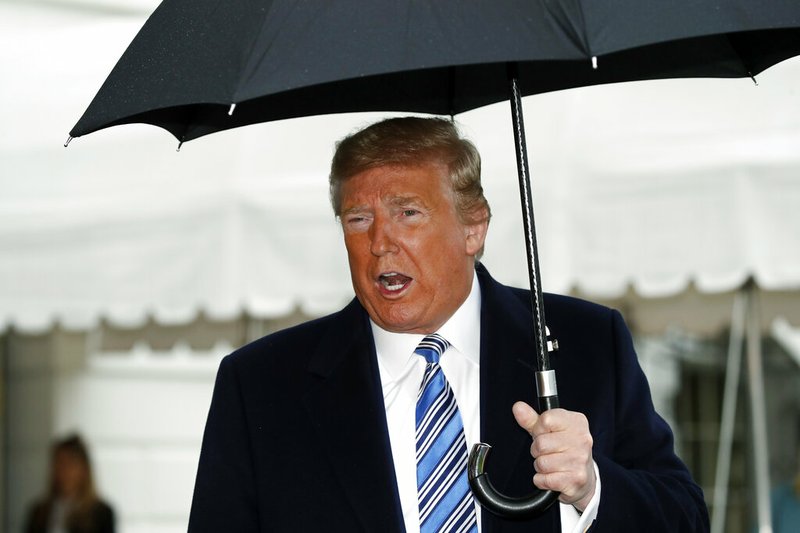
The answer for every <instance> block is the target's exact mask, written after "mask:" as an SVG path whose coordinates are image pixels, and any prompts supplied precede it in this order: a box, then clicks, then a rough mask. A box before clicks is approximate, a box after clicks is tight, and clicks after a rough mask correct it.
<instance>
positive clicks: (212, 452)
mask: <svg viewBox="0 0 800 533" xmlns="http://www.w3.org/2000/svg"><path fill="white" fill-rule="evenodd" d="M234 362H235V361H234V359H233V358H232V357H231V356H228V357H226V358H225V359H223V360H222V363H221V364H220V368H219V372H218V373H217V380H216V383H215V385H214V394H213V397H212V399H211V407H210V410H209V413H208V420H207V422H206V429H205V434H204V436H203V446H202V449H201V451H200V462H199V464H198V468H197V479H196V481H195V488H194V497H193V499H192V510H191V515H190V517H189V528H188V531H189V533H206V532H208V533H218V532H220V531H236V532H237V533H251V532H252V533H255V532H257V531H258V523H259V520H258V510H257V509H258V508H257V498H256V483H255V478H254V473H253V472H254V469H253V458H252V451H251V448H250V439H249V438H248V430H247V419H246V414H245V409H244V403H243V401H242V397H241V389H240V384H239V379H238V376H237V374H236V367H235V364H234Z"/></svg>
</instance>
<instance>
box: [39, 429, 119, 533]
mask: <svg viewBox="0 0 800 533" xmlns="http://www.w3.org/2000/svg"><path fill="white" fill-rule="evenodd" d="M50 461H51V462H50V474H49V476H50V480H49V488H48V492H47V495H46V496H45V497H44V498H43V499H41V500H40V501H38V502H36V503H35V504H34V505H33V507H32V508H31V510H30V512H29V514H28V520H27V522H26V525H25V530H24V532H25V533H114V510H113V509H112V508H111V506H110V505H108V504H107V503H106V502H104V501H102V500H101V499H100V497H99V496H98V494H97V491H96V490H95V485H94V479H93V477H92V467H91V461H90V460H89V451H88V449H87V447H86V444H85V443H84V441H83V439H82V438H81V437H80V436H78V435H70V436H67V437H65V438H63V439H61V440H57V441H56V442H55V443H54V444H53V446H52V453H51V456H50Z"/></svg>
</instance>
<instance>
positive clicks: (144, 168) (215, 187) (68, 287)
mask: <svg viewBox="0 0 800 533" xmlns="http://www.w3.org/2000/svg"><path fill="white" fill-rule="evenodd" d="M63 4H65V5H69V4H70V3H69V2H63ZM75 5H84V4H75ZM132 12H133V13H134V15H133V16H131V15H126V13H128V11H122V12H121V13H118V12H114V11H111V12H105V11H103V10H96V11H91V10H90V11H87V12H84V11H81V10H77V8H74V9H72V10H68V9H57V8H49V9H47V10H43V9H42V8H38V9H36V8H35V7H30V6H26V5H23V4H16V3H8V2H7V3H5V4H3V5H2V20H3V23H2V24H3V25H4V27H3V32H2V39H3V40H4V42H3V43H2V45H3V46H2V48H1V50H2V51H0V54H2V60H3V64H4V65H6V71H8V72H11V73H12V75H10V76H8V78H7V80H6V82H4V83H3V84H2V86H0V96H2V100H1V101H2V102H3V104H2V117H0V118H2V123H3V124H4V126H5V127H4V128H3V130H2V132H1V133H0V161H2V173H1V175H0V190H2V195H0V295H2V297H1V298H0V330H1V329H3V328H5V327H7V326H9V325H11V324H13V325H15V326H16V327H17V328H19V329H22V330H42V329H46V328H48V327H50V325H52V324H53V323H54V322H55V321H58V322H60V323H62V324H64V325H65V326H67V327H69V328H79V329H80V328H86V327H88V326H90V325H92V324H95V323H96V322H97V320H98V319H99V318H100V317H106V318H108V319H109V320H110V321H111V322H112V323H118V324H123V325H124V324H129V325H130V324H135V323H141V322H142V321H144V320H145V318H146V317H147V316H148V315H152V316H154V317H155V318H156V319H157V320H160V321H165V322H182V321H188V320H191V319H192V317H194V316H195V315H196V314H197V313H198V312H200V311H204V312H205V313H207V314H209V315H211V316H217V317H224V316H231V315H233V314H235V313H238V312H239V311H241V310H246V311H248V312H249V313H252V314H253V315H256V316H276V315H280V314H284V313H286V312H288V311H289V310H291V309H293V308H294V307H295V306H300V307H301V308H302V309H304V310H306V311H307V312H309V313H311V314H318V313H322V312H326V311H330V310H333V309H336V308H337V307H338V306H340V305H341V304H342V303H343V302H345V301H347V300H348V299H349V298H350V297H351V295H352V290H351V289H350V286H349V279H348V276H347V267H346V260H345V258H344V254H343V252H342V247H341V244H340V236H339V233H338V229H337V227H336V223H335V221H334V220H333V217H332V215H331V214H330V209H329V207H328V203H327V192H326V183H325V178H326V172H327V163H328V160H329V157H330V154H331V151H332V145H333V142H334V141H335V140H336V139H337V138H339V137H341V136H342V135H344V134H345V133H347V132H349V131H351V130H352V129H353V128H354V127H356V126H358V125H359V124H362V123H364V122H366V121H368V120H370V119H372V118H375V116H376V115H370V116H365V115H356V116H328V117H319V118H314V119H301V120H294V121H287V122H278V123H272V124H266V125H259V126H252V127H248V128H245V129H241V130H236V131H231V132H226V133H222V134H218V135H216V136H211V137H209V138H204V139H200V140H197V141H194V142H192V143H189V144H187V145H185V146H184V148H183V149H182V150H181V152H180V153H176V152H175V147H176V146H177V143H176V142H175V141H174V139H172V137H171V136H169V135H168V134H167V133H165V132H163V131H161V130H157V129H156V128H152V127H149V126H123V127H118V128H114V129H111V130H108V131H104V132H100V133H97V134H94V135H90V136H88V137H86V138H81V139H78V140H75V141H74V142H73V143H72V144H71V145H70V147H69V148H68V149H64V148H63V147H62V146H61V144H62V142H63V141H64V140H65V139H66V136H67V131H68V130H69V129H70V127H71V126H72V124H73V123H74V121H75V120H77V118H78V117H79V115H80V113H82V111H83V109H84V107H85V105H86V104H88V101H89V100H90V99H91V97H92V96H93V94H94V91H95V90H96V88H98V87H99V85H100V83H101V82H102V80H103V79H104V76H105V75H106V74H107V72H108V71H109V70H110V67H111V66H112V65H113V63H114V61H115V60H116V58H117V57H118V56H119V55H120V53H121V51H122V50H123V49H124V47H125V45H126V44H127V42H128V41H129V40H130V38H131V37H132V36H133V35H134V34H135V32H136V31H137V29H138V27H139V25H140V24H141V21H142V18H143V17H142V15H141V13H140V12H137V11H132ZM12 43H13V45H12ZM20 51H23V52H24V53H21V52H20ZM798 82H800V61H797V60H793V61H788V62H785V63H784V64H782V65H778V66H776V67H774V68H773V69H771V70H769V71H767V72H765V73H763V75H761V76H759V86H757V87H756V86H754V84H753V83H752V82H751V81H750V80H676V81H658V82H649V83H634V84H622V85H614V86H606V87H595V88H589V89H584V90H576V91H567V92H562V93H556V94H548V95H539V96H536V97H532V98H527V99H526V101H525V106H526V119H527V120H526V122H527V127H528V142H529V150H530V152H531V161H532V174H533V179H534V194H535V197H536V209H537V217H538V220H537V222H538V225H539V232H540V235H539V239H540V241H541V249H542V261H543V265H542V270H543V278H544V280H543V281H544V286H545V288H546V289H548V290H551V291H555V292H570V291H578V292H579V293H581V294H583V295H585V296H587V297H589V298H594V299H610V298H614V297H619V296H622V295H623V294H626V293H627V294H628V295H631V296H632V295H636V297H646V298H652V297H672V298H673V300H674V298H675V296H676V295H683V296H680V298H688V299H689V300H691V299H692V296H691V295H692V294H693V291H694V292H697V293H701V294H708V293H712V294H719V293H725V292H729V291H732V290H735V289H736V288H738V287H739V286H741V285H742V284H743V283H744V282H745V281H746V280H747V279H748V278H749V277H753V278H754V279H755V281H756V282H757V284H758V286H759V287H761V288H763V289H764V290H767V291H778V292H780V295H779V297H778V299H781V298H784V297H785V295H786V291H796V290H798V289H800V245H798V235H800V209H798V208H797V205H800V175H799V173H800V96H799V95H798V90H800V89H798ZM459 121H460V122H461V123H462V124H463V126H464V130H465V131H466V133H467V134H468V135H469V136H470V137H471V138H472V139H473V140H474V141H475V142H476V144H477V145H478V147H479V149H480V150H481V151H482V153H483V156H484V181H485V185H486V189H487V194H488V197H489V200H490V202H491V203H492V205H493V207H494V215H495V216H494V220H493V223H492V228H491V230H490V236H489V243H488V247H487V253H486V257H485V263H486V264H487V265H488V266H489V267H490V268H491V270H492V271H493V272H494V273H495V274H496V276H497V277H499V278H500V279H503V280H505V281H508V282H511V283H515V284H518V285H524V284H525V282H526V277H525V261H524V255H523V252H522V233H521V229H519V228H520V223H519V219H520V217H519V214H518V212H519V207H518V205H517V202H518V200H517V198H518V193H517V191H516V181H515V170H514V157H513V152H512V150H513V148H512V147H513V143H512V138H511V128H510V124H509V122H510V121H509V118H508V110H507V105H505V104H498V105H495V106H491V107H489V108H485V109H482V110H478V111H475V112H472V113H467V114H465V115H463V116H461V117H459ZM687 291H688V292H687ZM686 295H688V296H686ZM779 303H780V304H781V305H784V309H783V310H782V312H783V311H786V305H785V304H786V302H785V301H784V302H779ZM788 305H789V310H791V308H792V307H794V308H797V307H798V306H797V305H792V301H791V300H790V301H789V304H788ZM682 309H685V308H682ZM729 309H730V308H729V307H727V309H726V310H725V314H727V313H728V311H727V310H729ZM683 312H684V311H681V314H682V313H683ZM715 316H716V315H710V314H709V313H708V312H706V311H704V313H703V317H702V318H703V322H702V325H703V326H705V327H712V326H719V325H720V324H721V323H723V322H724V321H720V319H719V318H715ZM641 322H642V323H643V324H646V319H644V318H642V319H641ZM795 323H796V322H795Z"/></svg>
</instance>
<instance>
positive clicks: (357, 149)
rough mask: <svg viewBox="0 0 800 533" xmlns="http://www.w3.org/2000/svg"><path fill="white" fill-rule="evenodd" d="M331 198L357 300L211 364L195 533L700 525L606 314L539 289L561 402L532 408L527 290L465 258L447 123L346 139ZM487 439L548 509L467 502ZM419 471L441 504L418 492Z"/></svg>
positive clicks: (514, 490)
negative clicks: (474, 448)
mask: <svg viewBox="0 0 800 533" xmlns="http://www.w3.org/2000/svg"><path fill="white" fill-rule="evenodd" d="M331 200H332V203H333V207H334V211H335V213H336V215H337V216H338V217H339V219H340V221H341V224H342V229H343V234H344V241H345V247H346V249H347V254H348V258H349V262H350V272H351V277H352V283H353V288H354V290H355V294H356V299H355V300H353V301H352V302H351V303H350V304H349V305H348V306H347V307H345V308H344V309H343V310H341V311H340V312H338V313H336V314H334V315H331V316H328V317H324V318H321V319H318V320H315V321H312V322H309V323H306V324H302V325H300V326H297V327H295V328H291V329H289V330H285V331H282V332H279V333H276V334H273V335H270V336H268V337H265V338H263V339H260V340H258V341H256V342H254V343H251V344H250V345H248V346H245V347H244V348H242V349H240V350H238V351H237V352H236V353H234V354H232V355H230V356H228V357H227V358H225V360H223V362H222V364H221V365H220V371H219V374H218V377H217V383H216V386H215V392H214V398H213V400H212V404H211V409H210V413H209V419H208V424H207V427H206V433H205V437H204V441H203V449H202V453H201V458H200V465H199V469H198V475H197V483H196V487H195V495H194V502H193V506H192V515H191V519H190V523H189V530H190V531H192V532H204V531H215V532H216V531H231V532H255V531H320V530H324V531H403V530H408V531H419V530H420V524H421V523H422V528H423V530H424V531H428V530H437V529H441V530H445V531H450V530H456V529H459V530H464V531H475V530H477V526H478V525H480V526H481V530H482V531H484V532H498V531H527V532H533V531H573V530H575V531H582V530H584V529H585V528H586V527H590V526H591V527H592V531H641V530H644V529H648V530H650V531H665V532H667V531H669V532H675V531H704V530H707V529H708V517H707V511H706V509H705V504H704V503H703V497H702V492H701V491H700V489H699V488H698V487H697V486H696V485H695V484H694V483H693V482H692V480H691V477H690V476H689V474H688V472H687V471H686V468H685V466H684V465H683V464H682V463H681V462H680V460H679V459H678V458H677V457H676V456H675V455H674V453H673V450H672V435H671V432H670V430H669V428H668V427H667V425H666V424H665V422H664V421H663V420H662V419H661V418H660V417H659V416H658V415H657V414H656V413H655V412H654V410H653V407H652V402H651V400H650V395H649V390H648V387H647V383H646V380H645V378H644V376H643V374H642V372H641V370H640V368H639V366H638V363H637V361H636V356H635V354H634V352H633V348H632V344H631V339H630V335H629V333H628V331H627V329H626V327H625V325H624V323H623V321H622V319H621V317H620V316H619V314H618V313H616V312H615V311H611V310H609V309H606V308H603V307H600V306H597V305H594V304H590V303H588V302H582V301H579V300H575V299H571V298H567V297H559V296H554V295H546V299H545V306H546V310H547V318H548V326H549V328H550V330H551V331H552V332H553V334H554V335H555V336H556V337H557V338H558V340H559V343H560V346H561V348H560V351H559V352H556V353H555V354H554V356H553V357H552V366H553V368H554V369H555V370H556V371H557V374H558V382H559V383H558V386H559V396H560V401H561V404H562V406H563V409H554V410H551V411H548V412H546V413H544V414H543V415H542V416H538V415H537V413H536V412H535V411H534V409H533V408H532V407H531V405H534V400H535V393H534V388H535V387H534V371H535V368H533V360H534V357H533V354H534V353H535V351H534V344H533V342H534V341H533V336H532V332H531V328H530V323H531V320H530V314H531V313H530V303H529V302H530V298H529V296H528V293H527V291H523V290H520V289H512V288H509V287H505V286H503V285H500V284H499V283H497V282H496V281H494V280H493V279H492V278H491V276H489V274H488V272H487V271H486V269H485V268H483V266H482V265H480V263H478V262H477V261H478V259H479V258H480V255H481V253H482V251H483V245H484V240H485V238H486V233H487V229H488V224H489V217H490V212H489V206H488V203H487V202H486V200H485V198H484V196H483V191H482V188H481V185H480V158H479V156H478V154H477V151H476V150H475V148H474V147H473V146H472V145H471V144H470V143H469V142H468V141H465V140H464V139H461V138H460V137H459V135H458V132H457V130H456V129H455V126H454V125H453V124H452V123H451V122H449V121H446V120H439V119H421V118H403V119H390V120H387V121H383V122H379V123H377V124H374V125H372V126H370V127H368V128H366V129H364V130H362V131H360V132H357V133H355V134H354V135H351V136H350V137H348V138H346V139H345V140H343V141H342V142H341V143H339V145H338V146H337V151H336V154H335V156H334V159H333V163H332V166H331ZM432 334H435V335H432ZM423 339H424V340H423ZM426 343H427V344H426ZM431 345H436V346H437V349H436V350H428V351H427V352H426V351H425V349H424V347H425V346H428V347H430V346H431ZM433 352H436V355H433ZM417 354H419V355H417ZM423 354H424V359H423V357H421V356H420V355H423ZM431 383H439V384H441V387H440V388H438V389H437V391H436V395H438V396H436V398H439V399H441V401H442V402H443V404H444V403H447V402H449V403H447V405H448V406H449V407H448V409H449V414H448V416H449V418H447V419H446V422H442V425H445V424H446V427H447V428H453V430H452V435H451V437H452V438H450V440H449V441H448V442H449V443H451V444H448V446H452V447H451V448H450V450H452V455H448V456H447V457H448V464H447V467H446V468H447V470H445V467H444V466H439V465H438V464H436V465H433V466H430V467H429V466H426V465H424V462H425V460H426V453H427V451H426V449H424V445H423V444H421V442H422V441H423V438H422V437H420V435H424V434H426V433H425V432H427V431H428V428H429V427H430V426H428V425H426V424H427V420H428V419H427V417H428V416H429V415H428V413H429V411H428V409H432V407H431V404H433V403H435V402H433V401H432V402H427V400H426V398H428V397H429V396H433V394H432V393H431V394H429V393H428V391H429V389H428V387H429V386H430V384H431ZM418 393H419V394H418ZM445 398H446V399H445ZM436 401H439V400H436ZM426 402H427V403H426ZM434 425H436V423H431V426H434ZM431 431H433V430H431ZM438 438H439V435H438V434H437V435H436V436H434V437H431V439H438ZM479 440H481V441H484V442H488V443H490V444H492V445H493V447H494V451H493V455H492V458H491V460H490V462H489V470H490V472H491V476H492V480H493V483H494V485H495V486H496V487H497V488H498V489H499V490H500V491H502V492H504V493H506V494H509V495H512V496H522V495H525V494H527V493H529V492H531V490H532V489H533V488H534V485H535V486H536V487H539V488H542V489H550V490H556V491H558V492H560V497H559V501H560V502H559V505H557V506H553V507H552V508H551V509H550V510H548V511H547V512H545V513H543V514H542V515H541V516H538V517H534V518H530V519H524V520H509V519H506V518H503V517H498V516H495V515H493V514H492V513H490V512H488V511H485V510H481V509H480V507H479V506H476V505H475V503H474V501H473V500H472V497H471V495H470V494H469V492H468V491H466V490H465V489H464V483H465V482H463V481H462V480H463V479H464V477H463V476H464V475H465V474H464V468H465V464H463V462H462V461H463V460H464V458H465V456H466V448H467V446H471V445H472V444H473V443H474V442H477V441H479ZM448 453H450V452H448ZM450 458H452V460H450ZM442 464H444V462H443V463H442ZM451 468H452V474H451V473H450V469H451ZM430 471H433V472H434V473H437V474H438V473H441V472H445V473H443V474H441V475H442V479H444V478H446V479H447V481H446V482H445V481H442V487H444V488H442V489H441V491H442V492H446V494H447V495H448V497H442V498H439V497H438V496H436V497H431V496H430V495H429V493H427V492H425V491H426V490H427V488H426V487H427V485H426V483H427V482H428V481H427V480H428V479H429V478H428V477H427V476H428V475H429V472H430ZM431 477H433V474H431ZM437 483H438V480H437ZM437 490H438V489H437ZM450 491H452V492H450ZM450 494H457V497H454V498H453V499H452V500H453V502H455V503H453V505H452V509H450V510H446V511H440V509H443V508H444V507H443V506H445V505H450V503H449V501H450V499H449V495H450ZM428 498H431V499H430V500H429V499H428ZM431 501H432V502H433V503H430V502H431ZM431 508H433V509H434V511H430V509H431ZM431 516H433V518H431ZM456 522H457V523H458V524H459V527H458V528H456V527H455V526H453V524H455V523H456ZM432 524H433V526H431V525H432ZM462 526H463V527H462Z"/></svg>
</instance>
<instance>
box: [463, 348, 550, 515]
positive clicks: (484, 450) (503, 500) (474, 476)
mask: <svg viewBox="0 0 800 533" xmlns="http://www.w3.org/2000/svg"><path fill="white" fill-rule="evenodd" d="M548 344H549V343H548ZM536 384H537V386H538V389H539V406H540V409H541V410H542V412H544V411H547V410H548V409H555V408H556V407H558V394H557V392H556V378H555V372H554V371H553V370H547V371H544V372H537V373H536ZM491 449H492V447H491V446H490V445H488V444H484V443H483V442H479V443H477V444H475V445H473V446H472V450H470V452H469V462H468V464H467V477H468V478H469V486H470V488H471V489H472V494H473V496H475V499H476V500H478V502H479V503H480V504H481V506H482V507H483V508H484V509H488V510H489V511H491V512H492V513H494V514H496V515H499V516H505V517H508V518H526V517H531V516H536V515H539V514H542V513H543V512H544V511H546V510H547V509H549V508H550V506H551V505H553V504H554V503H555V502H556V501H557V500H558V496H559V493H558V492H555V491H552V490H542V489H536V490H535V491H534V492H533V493H532V494H529V495H527V496H523V497H512V496H506V495H504V494H502V493H500V492H498V491H497V489H495V488H494V486H493V485H492V482H491V481H490V480H489V474H488V473H487V472H486V457H487V456H488V454H489V450H491Z"/></svg>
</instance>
